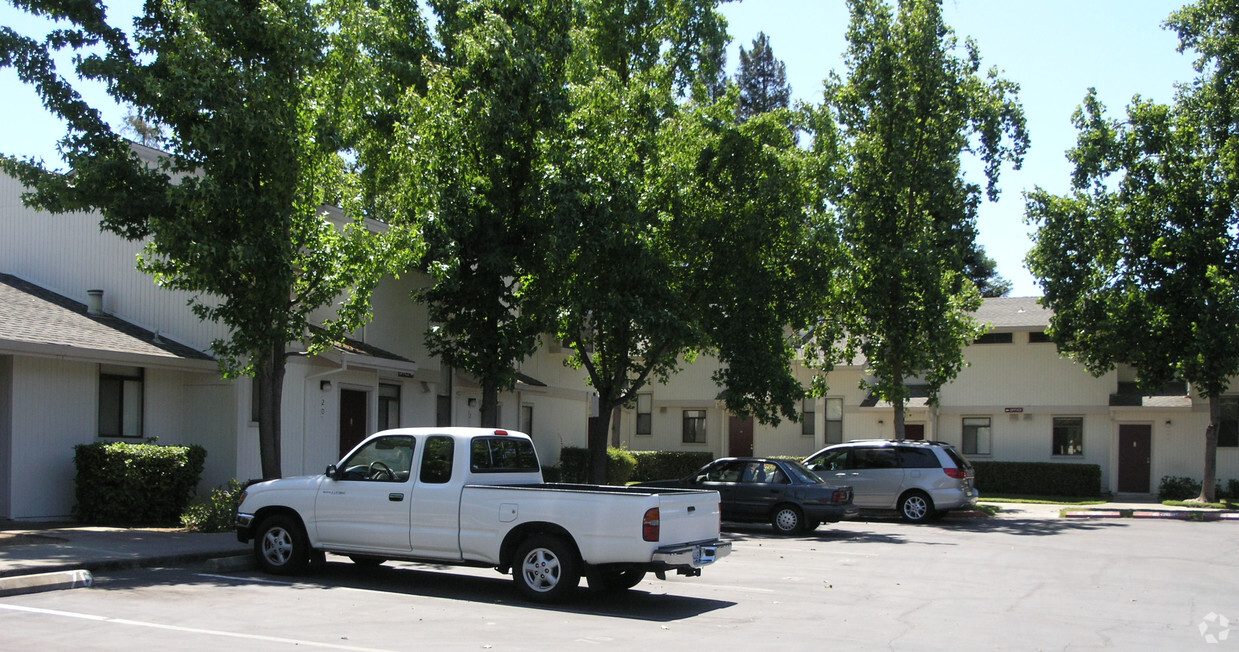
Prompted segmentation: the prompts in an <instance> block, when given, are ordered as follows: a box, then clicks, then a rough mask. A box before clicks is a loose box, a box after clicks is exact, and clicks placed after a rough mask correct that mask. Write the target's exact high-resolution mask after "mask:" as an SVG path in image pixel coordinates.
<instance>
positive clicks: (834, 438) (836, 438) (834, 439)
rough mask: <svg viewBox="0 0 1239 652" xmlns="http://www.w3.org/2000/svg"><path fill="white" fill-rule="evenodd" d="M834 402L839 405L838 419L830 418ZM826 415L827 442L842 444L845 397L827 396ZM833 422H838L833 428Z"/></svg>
mask: <svg viewBox="0 0 1239 652" xmlns="http://www.w3.org/2000/svg"><path fill="white" fill-rule="evenodd" d="M832 403H833V404H834V405H837V406H838V414H839V418H837V419H832V418H830V415H831V405H832ZM824 417H825V422H826V428H825V433H823V434H824V436H825V442H826V443H827V444H842V443H843V399H842V398H839V397H827V398H826V413H825V415H824ZM832 424H837V425H835V427H833V428H832V427H831V425H832ZM832 431H837V432H832Z"/></svg>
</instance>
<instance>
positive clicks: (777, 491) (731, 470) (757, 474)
mask: <svg viewBox="0 0 1239 652" xmlns="http://www.w3.org/2000/svg"><path fill="white" fill-rule="evenodd" d="M637 486H641V487H681V488H686V489H710V490H714V491H717V492H718V493H719V496H720V497H721V499H722V500H721V502H720V507H721V509H722V515H723V520H724V521H736V522H749V523H760V522H769V523H770V524H771V525H773V526H774V529H775V531H776V532H778V533H779V534H797V533H800V532H808V531H812V530H813V529H815V528H816V527H817V526H818V525H821V524H822V523H835V522H838V521H840V520H843V519H848V518H856V517H857V516H859V515H860V509H859V508H858V507H856V506H855V505H853V504H852V488H851V487H848V486H835V485H830V484H827V483H826V482H824V481H823V480H822V479H821V478H820V477H818V476H817V474H815V473H813V472H812V471H810V470H809V469H807V468H805V466H804V465H803V464H801V463H800V462H797V461H795V460H782V459H771V458H764V457H725V458H722V459H718V460H714V461H713V462H711V463H709V464H707V465H705V466H703V467H701V469H700V470H698V471H697V472H696V473H694V474H692V475H690V476H688V477H687V478H680V479H678V480H662V481H658V482H646V483H643V484H640V485H637Z"/></svg>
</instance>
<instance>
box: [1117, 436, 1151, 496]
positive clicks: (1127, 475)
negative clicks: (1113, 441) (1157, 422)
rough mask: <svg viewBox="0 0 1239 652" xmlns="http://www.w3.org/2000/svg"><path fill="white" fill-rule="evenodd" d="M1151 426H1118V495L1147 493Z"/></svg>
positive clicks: (1149, 469)
mask: <svg viewBox="0 0 1239 652" xmlns="http://www.w3.org/2000/svg"><path fill="white" fill-rule="evenodd" d="M1152 440H1153V426H1149V425H1125V424H1124V425H1120V426H1119V493H1124V494H1147V493H1149V474H1150V473H1149V472H1150V471H1151V470H1152V465H1151V461H1152V457H1153V455H1152V449H1153V444H1152Z"/></svg>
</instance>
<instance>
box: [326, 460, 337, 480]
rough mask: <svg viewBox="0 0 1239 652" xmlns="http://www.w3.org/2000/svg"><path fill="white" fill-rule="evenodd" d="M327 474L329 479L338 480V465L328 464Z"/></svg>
mask: <svg viewBox="0 0 1239 652" xmlns="http://www.w3.org/2000/svg"><path fill="white" fill-rule="evenodd" d="M326 474H327V477H328V478H331V479H332V480H335V479H336V465H335V464H328V465H327V471H326Z"/></svg>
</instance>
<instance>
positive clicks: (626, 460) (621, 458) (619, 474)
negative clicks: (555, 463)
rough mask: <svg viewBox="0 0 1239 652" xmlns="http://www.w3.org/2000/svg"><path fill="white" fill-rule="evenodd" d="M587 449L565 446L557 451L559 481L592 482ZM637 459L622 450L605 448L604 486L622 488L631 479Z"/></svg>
mask: <svg viewBox="0 0 1239 652" xmlns="http://www.w3.org/2000/svg"><path fill="white" fill-rule="evenodd" d="M589 464H590V461H589V449H587V448H579V447H576V446H566V447H564V448H563V449H562V450H560V451H559V474H560V481H562V482H570V483H576V484H579V483H586V482H592V480H591V479H590V473H589ZM636 468H637V458H636V457H634V456H633V454H632V453H630V452H629V451H627V450H625V449H622V448H607V476H606V481H605V483H604V484H610V485H619V486H623V485H626V484H628V482H629V481H630V480H631V479H632V476H633V472H634V471H636Z"/></svg>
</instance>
